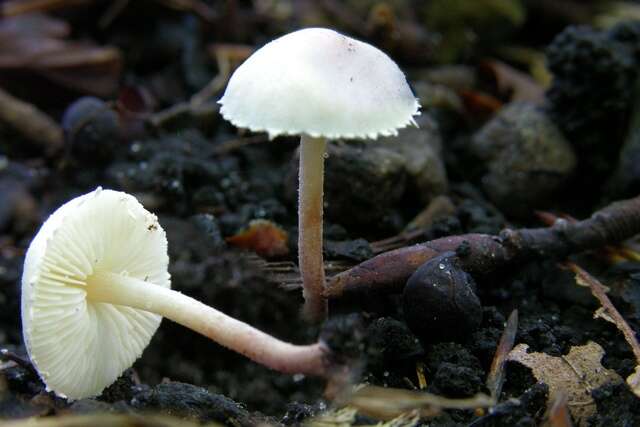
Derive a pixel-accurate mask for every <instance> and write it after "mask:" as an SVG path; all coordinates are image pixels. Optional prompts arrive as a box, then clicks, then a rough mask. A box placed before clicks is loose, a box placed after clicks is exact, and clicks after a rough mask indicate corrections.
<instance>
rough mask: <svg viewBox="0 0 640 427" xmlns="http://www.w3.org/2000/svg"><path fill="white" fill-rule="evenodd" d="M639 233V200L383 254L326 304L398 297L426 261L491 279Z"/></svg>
mask: <svg viewBox="0 0 640 427" xmlns="http://www.w3.org/2000/svg"><path fill="white" fill-rule="evenodd" d="M637 233H640V196H638V197H635V198H633V199H629V200H624V201H620V202H616V203H613V204H611V205H609V206H607V207H606V208H604V209H601V210H599V211H597V212H595V213H594V214H593V215H592V216H591V217H590V218H589V219H586V220H583V221H577V222H575V223H571V222H569V221H567V220H563V219H559V220H557V221H556V222H555V223H554V225H553V226H552V227H549V228H529V229H527V228H524V229H519V230H511V229H506V230H504V231H502V232H501V233H500V234H499V235H497V236H496V235H489V234H464V235H459V236H450V237H444V238H440V239H436V240H431V241H429V242H426V243H421V244H417V245H414V246H410V247H406V248H401V249H396V250H394V251H391V252H386V253H383V254H380V255H378V256H376V257H374V258H372V259H370V260H367V261H365V262H363V263H361V264H358V265H356V266H355V267H353V268H351V269H349V270H347V271H345V272H343V273H340V274H338V275H336V276H334V277H332V278H331V279H329V280H328V281H327V290H326V296H327V298H340V297H342V296H344V295H345V294H351V293H353V294H359V293H362V292H365V293H366V292H371V291H379V292H399V291H401V290H402V289H403V288H404V285H405V283H406V281H407V279H408V278H409V276H411V274H413V272H414V271H415V270H416V269H417V268H418V267H419V266H421V265H422V264H424V263H425V262H426V261H428V260H430V259H432V258H434V257H436V256H438V255H440V254H441V253H443V252H447V251H454V252H456V253H457V254H458V256H459V257H460V260H461V262H462V268H463V269H464V270H465V271H467V272H469V273H472V274H474V273H476V274H486V273H489V272H492V271H495V270H496V269H497V268H499V267H503V266H505V265H507V264H509V263H511V262H516V261H523V260H527V259H533V258H559V259H562V258H564V257H566V256H567V255H568V254H571V253H575V252H581V251H585V250H589V249H596V248H600V247H603V246H606V245H607V244H611V243H615V242H620V241H623V240H625V239H628V238H630V237H632V236H634V235H635V234H637Z"/></svg>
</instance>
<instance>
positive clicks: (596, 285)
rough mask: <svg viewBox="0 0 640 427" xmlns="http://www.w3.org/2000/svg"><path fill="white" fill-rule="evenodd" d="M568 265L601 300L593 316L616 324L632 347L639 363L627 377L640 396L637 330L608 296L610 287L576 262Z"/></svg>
mask: <svg viewBox="0 0 640 427" xmlns="http://www.w3.org/2000/svg"><path fill="white" fill-rule="evenodd" d="M567 265H568V267H569V268H570V269H571V270H572V271H573V272H574V273H575V274H576V283H577V284H578V285H580V286H588V287H589V288H590V289H591V293H592V294H593V296H594V297H596V299H597V300H598V301H599V302H600V304H601V307H600V308H598V309H597V310H596V311H595V313H594V315H593V317H594V318H601V319H604V320H606V321H608V322H611V323H613V324H614V325H616V327H617V328H618V330H620V332H622V334H623V335H624V338H625V340H626V341H627V343H628V344H629V346H630V347H631V350H632V351H633V354H634V356H635V357H636V362H637V363H638V364H637V365H636V369H635V372H634V373H633V374H631V375H629V376H628V377H627V384H628V385H629V387H631V391H633V393H634V394H635V395H636V396H638V397H640V343H638V339H637V338H636V333H635V331H634V330H633V329H631V326H629V324H628V323H627V321H626V320H624V317H622V314H620V312H619V311H618V309H617V308H616V307H615V306H614V305H613V303H612V302H611V300H610V299H609V297H608V296H607V292H608V290H609V289H608V288H607V287H606V286H604V285H603V284H602V283H600V281H599V280H598V279H596V278H595V277H593V276H592V275H591V274H589V273H588V272H587V271H585V270H583V269H582V268H581V267H580V266H579V265H577V264H574V263H568V264H567Z"/></svg>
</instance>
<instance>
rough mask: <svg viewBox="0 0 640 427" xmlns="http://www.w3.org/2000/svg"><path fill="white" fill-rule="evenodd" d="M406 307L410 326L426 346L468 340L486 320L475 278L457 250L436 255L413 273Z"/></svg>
mask: <svg viewBox="0 0 640 427" xmlns="http://www.w3.org/2000/svg"><path fill="white" fill-rule="evenodd" d="M402 306H403V309H404V317H405V320H406V322H407V325H408V326H409V328H410V329H411V330H412V331H413V333H414V334H416V335H417V336H418V338H420V341H421V342H422V344H423V346H427V345H428V344H430V343H434V342H440V341H457V340H465V339H468V338H469V335H470V334H471V333H472V332H473V331H475V330H476V329H477V328H478V327H479V326H480V322H481V321H482V305H481V304H480V300H479V299H478V297H477V296H476V294H475V281H474V280H473V278H472V277H471V276H470V275H469V274H468V273H466V272H465V271H463V270H462V269H461V268H460V266H459V260H458V258H457V257H456V256H455V254H454V253H453V252H446V253H444V254H442V255H440V256H437V257H435V258H432V259H431V260H429V261H427V262H426V263H424V264H423V265H422V266H421V267H420V268H418V269H417V270H416V272H415V273H413V274H412V275H411V277H410V278H409V280H408V281H407V285H406V286H405V288H404V292H403V294H402Z"/></svg>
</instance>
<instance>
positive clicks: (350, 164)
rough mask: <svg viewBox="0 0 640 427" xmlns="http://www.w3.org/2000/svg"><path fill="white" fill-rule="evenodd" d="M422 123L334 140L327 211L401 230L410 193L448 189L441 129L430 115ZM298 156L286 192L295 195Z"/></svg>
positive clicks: (351, 221)
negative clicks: (391, 133)
mask: <svg viewBox="0 0 640 427" xmlns="http://www.w3.org/2000/svg"><path fill="white" fill-rule="evenodd" d="M419 124H420V126H421V127H420V128H411V127H410V128H406V129H401V130H400V131H399V134H398V136H396V137H388V138H380V139H379V140H376V141H367V142H363V141H351V142H348V143H342V142H338V143H329V144H328V145H327V153H328V157H327V160H326V162H325V178H324V179H325V183H324V189H325V215H326V218H327V219H328V220H329V221H330V222H335V223H337V224H341V225H343V226H345V227H347V228H349V229H350V230H358V231H364V232H369V234H371V229H372V228H373V229H375V230H377V231H382V232H387V233H389V232H392V231H398V229H399V228H400V227H401V226H402V220H401V218H400V217H399V216H398V210H397V209H398V206H399V205H400V203H401V202H402V200H403V199H404V198H405V197H406V198H408V199H411V201H412V202H414V203H417V204H426V203H428V202H429V201H430V200H431V199H432V198H433V197H434V196H436V195H439V194H442V193H444V192H445V191H446V190H447V186H448V183H447V177H446V172H445V169H444V164H443V161H442V159H441V145H442V142H441V138H440V134H439V132H438V130H437V128H436V126H435V125H434V124H433V121H432V120H430V119H429V118H428V117H427V116H425V117H424V118H422V119H420V121H419ZM297 171H298V160H297V158H296V159H294V161H293V162H292V163H291V172H290V174H289V176H288V178H287V189H286V192H287V195H288V198H289V199H290V200H291V201H292V202H293V201H294V200H296V195H297V188H298V181H297Z"/></svg>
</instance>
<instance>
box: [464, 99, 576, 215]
mask: <svg viewBox="0 0 640 427" xmlns="http://www.w3.org/2000/svg"><path fill="white" fill-rule="evenodd" d="M469 149H470V150H471V152H472V153H473V154H474V155H475V156H476V157H477V158H478V159H480V161H482V162H483V163H484V165H485V168H486V170H485V172H484V174H483V176H482V186H483V188H484V190H485V191H486V193H487V194H488V196H489V198H490V199H491V200H492V201H493V202H494V203H496V205H498V207H500V208H501V209H503V210H504V211H506V212H508V213H512V214H516V215H518V214H519V215H530V213H531V209H532V208H538V207H540V206H541V205H542V204H544V203H547V202H548V201H549V200H548V199H549V197H550V196H552V195H553V194H554V193H556V192H557V191H558V190H559V189H561V188H562V185H563V184H564V183H565V182H566V181H567V178H568V177H569V176H570V175H571V173H572V171H573V169H574V167H575V163H576V160H575V155H574V153H573V150H572V148H571V146H570V145H569V143H568V142H567V141H566V140H565V139H564V137H563V135H562V133H561V132H560V131H559V130H558V128H556V126H555V125H554V124H553V123H552V122H551V120H549V119H548V118H547V117H546V116H545V114H544V112H543V111H542V110H541V109H539V108H538V107H537V106H535V105H532V104H526V103H515V104H511V105H508V106H506V107H504V108H503V109H502V110H500V112H499V113H498V114H497V115H496V117H494V118H493V119H492V120H491V121H489V122H488V123H487V124H486V125H485V126H484V127H482V129H480V131H478V132H477V133H476V134H475V135H474V137H473V139H472V143H471V146H470V147H469Z"/></svg>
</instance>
